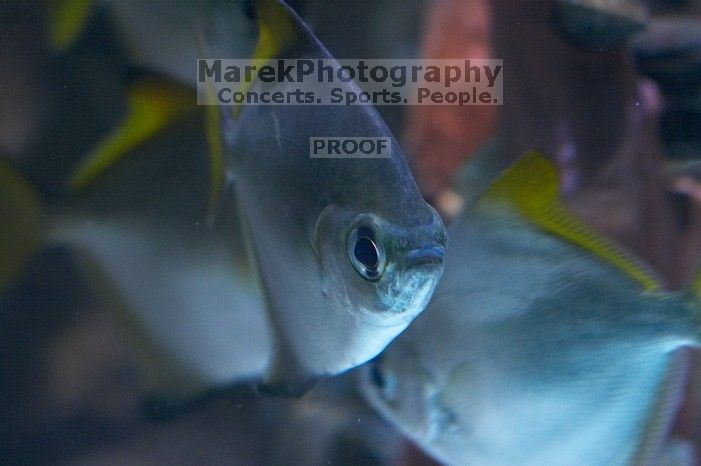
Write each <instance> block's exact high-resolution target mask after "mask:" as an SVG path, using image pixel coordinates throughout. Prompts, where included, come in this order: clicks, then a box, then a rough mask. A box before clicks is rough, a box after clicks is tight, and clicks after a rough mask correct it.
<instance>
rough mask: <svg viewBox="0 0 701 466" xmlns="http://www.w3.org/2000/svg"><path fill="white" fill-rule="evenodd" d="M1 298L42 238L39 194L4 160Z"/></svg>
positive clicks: (0, 178)
mask: <svg viewBox="0 0 701 466" xmlns="http://www.w3.org/2000/svg"><path fill="white" fill-rule="evenodd" d="M0 218H1V219H2V220H1V221H0V296H1V295H2V293H3V292H4V291H5V289H6V288H7V287H8V286H9V285H10V284H11V283H12V282H13V281H14V280H15V279H16V278H17V277H18V276H19V275H20V273H21V272H22V269H23V267H24V265H25V264H26V262H27V259H28V258H29V257H30V256H31V255H32V253H34V251H35V249H36V247H37V245H38V240H39V236H40V231H39V230H40V221H41V202H40V200H39V196H38V194H37V193H36V192H35V191H34V190H33V189H32V188H31V187H30V186H29V184H28V183H27V182H26V181H25V180H24V178H22V177H21V176H20V175H19V174H18V173H16V172H15V171H14V169H13V168H12V166H11V164H10V163H9V162H7V161H6V160H3V159H2V158H0Z"/></svg>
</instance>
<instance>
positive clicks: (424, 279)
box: [220, 0, 446, 392]
mask: <svg viewBox="0 0 701 466" xmlns="http://www.w3.org/2000/svg"><path fill="white" fill-rule="evenodd" d="M256 5H257V15H258V22H259V25H260V37H261V41H260V43H259V45H258V47H257V54H256V56H255V59H256V60H257V61H259V62H264V61H266V60H270V59H275V58H285V57H296V58H300V59H304V58H307V59H314V58H316V59H320V58H323V59H326V60H329V61H331V60H333V59H332V57H331V55H330V54H329V52H328V51H326V49H325V48H324V47H323V46H322V45H321V44H320V43H319V41H318V40H317V39H316V38H315V37H314V36H313V34H312V33H311V32H310V31H309V29H307V27H306V26H305V25H304V24H303V22H302V21H301V19H300V18H299V17H298V16H297V15H296V13H294V11H292V10H291V9H290V8H289V7H288V6H287V5H286V4H284V3H283V2H279V1H273V0H261V1H259V2H257V3H256ZM255 85H256V84H254V86H255ZM289 86H294V84H292V83H287V82H285V83H275V84H274V85H273V86H272V87H266V90H269V91H272V92H275V91H281V92H285V90H286V89H288V87H289ZM338 86H339V87H341V88H342V90H343V91H344V92H354V91H355V92H360V91H359V89H358V88H357V86H356V85H355V84H354V83H352V82H349V83H338ZM220 109H221V112H222V113H221V120H222V123H221V124H222V125H223V127H224V128H227V130H226V133H227V134H226V138H225V142H226V144H225V150H226V153H227V157H228V160H229V165H230V166H231V171H232V174H233V178H234V182H233V185H234V190H235V192H236V199H237V201H238V204H239V206H240V212H241V215H242V217H243V218H244V219H245V220H244V222H245V224H246V225H247V228H248V229H249V231H250V232H252V234H251V235H249V238H250V245H251V251H252V253H253V256H254V257H255V263H256V265H257V268H258V270H259V273H260V276H261V278H262V281H263V287H264V289H265V295H266V304H267V308H268V310H269V316H270V321H271V324H272V328H273V332H274V335H275V337H274V341H275V345H276V350H275V352H274V354H275V358H274V360H273V364H272V366H271V368H270V369H271V370H270V371H268V373H267V374H266V377H265V379H264V385H265V387H266V388H267V389H268V390H271V391H282V392H300V391H301V390H303V388H304V387H305V386H307V385H308V384H309V382H311V381H313V380H314V379H315V378H317V377H319V376H323V375H330V374H338V373H340V372H342V371H345V370H347V369H350V368H352V367H355V366H358V365H360V364H362V363H364V362H366V361H367V360H369V359H371V358H373V357H374V356H375V355H377V354H378V353H379V352H380V351H381V350H382V349H383V348H384V347H385V346H386V345H387V344H388V343H389V342H390V341H391V340H392V339H393V338H395V337H396V336H397V335H398V334H399V333H401V332H402V331H403V330H404V329H405V328H406V327H407V325H409V323H410V322H411V321H412V320H413V319H414V318H415V317H416V316H417V315H418V314H419V313H420V312H421V311H422V310H423V309H424V307H425V306H426V304H427V303H428V300H429V299H430V297H431V294H432V292H433V288H434V287H435V285H436V284H437V283H438V280H439V279H440V276H441V274H442V271H443V254H444V249H445V246H446V236H445V230H444V227H443V223H442V221H441V219H440V217H439V216H438V214H437V213H436V211H435V210H434V209H433V208H431V207H430V206H429V205H428V204H427V203H426V202H425V201H424V199H423V198H422V197H421V194H420V193H419V191H418V188H417V187H416V184H415V182H414V179H413V177H412V176H411V172H410V171H409V168H408V166H407V163H406V160H405V158H404V155H403V152H402V150H401V148H400V147H399V145H398V144H397V142H396V141H395V140H394V138H393V137H392V135H391V133H390V131H389V129H388V128H387V126H386V125H385V123H384V122H383V121H382V119H381V117H380V116H379V114H378V113H377V112H376V110H375V109H374V108H373V107H372V106H368V105H358V106H330V105H328V106H324V105H319V106H305V105H302V106H283V105H279V106H277V105H267V106H255V105H248V106H244V107H220ZM312 137H324V138H333V137H336V138H340V137H385V138H390V139H391V157H389V158H362V159H348V158H326V159H321V158H312V157H310V154H309V150H308V148H309V140H310V138H312Z"/></svg>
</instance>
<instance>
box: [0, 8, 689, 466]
mask: <svg viewBox="0 0 701 466" xmlns="http://www.w3.org/2000/svg"><path fill="white" fill-rule="evenodd" d="M235 1H236V0H231V2H235ZM83 3H84V4H85V5H83V6H82V8H86V11H87V13H85V15H86V16H85V18H84V19H83V20H82V21H78V19H76V17H79V16H80V13H76V12H78V11H82V10H81V5H80V4H83ZM191 3H193V2H179V1H177V0H172V1H164V0H148V1H145V2H136V1H132V0H123V1H121V2H120V1H119V0H109V1H104V2H103V1H94V2H90V1H88V0H86V1H84V2H81V1H69V0H64V1H60V0H56V1H50V0H46V1H39V0H26V1H24V0H0V153H1V155H2V156H3V158H7V159H9V160H10V161H11V164H12V165H13V166H14V167H17V168H18V170H19V171H20V172H21V173H22V174H23V176H24V177H25V178H26V179H27V180H28V182H29V183H30V184H32V185H33V186H35V187H36V188H37V189H38V192H39V193H40V195H41V199H42V202H45V203H46V204H60V203H61V202H63V201H64V200H65V199H67V198H68V197H69V196H70V193H68V192H67V190H66V180H67V179H68V178H69V177H70V176H71V173H72V172H73V170H74V169H75V167H76V165H77V164H78V163H79V162H80V161H81V160H82V159H83V158H84V157H85V156H86V154H89V153H90V152H91V151H92V150H93V149H94V147H95V146H96V145H97V144H98V143H99V142H100V141H102V140H104V139H105V137H106V136H107V135H109V134H110V132H111V131H113V130H114V128H116V127H118V126H119V124H120V122H121V121H122V119H123V118H124V115H125V113H127V111H128V97H127V92H126V87H127V85H126V84H125V83H127V82H128V80H129V79H132V77H133V76H134V75H135V73H136V74H137V75H138V73H144V72H155V73H158V74H159V75H168V73H169V69H168V62H169V60H171V57H173V58H172V60H173V61H179V60H180V59H179V58H177V57H176V55H177V53H176V52H173V51H172V50H168V49H166V48H165V47H167V46H168V44H170V46H171V47H172V48H173V49H176V50H177V49H178V47H180V45H179V44H180V43H182V42H183V41H184V42H189V41H190V39H187V37H188V36H187V35H186V34H185V33H184V32H183V31H184V27H183V26H182V23H181V22H180V21H183V18H188V8H189V7H190V6H191ZM194 3H198V2H194ZM240 3H247V2H240ZM248 3H252V2H248ZM253 3H254V2H253ZM288 3H290V5H291V6H292V7H293V8H294V9H295V10H296V11H297V12H298V13H299V14H300V16H301V17H302V19H303V20H304V21H305V22H306V23H307V25H308V26H309V28H310V29H311V30H312V31H313V32H314V34H316V35H317V37H318V38H319V40H320V41H321V43H323V44H324V45H325V46H326V48H327V49H328V50H329V52H330V53H331V54H332V55H333V56H334V57H337V58H343V57H364V58H418V57H424V58H434V59H440V58H456V57H459V58H463V57H465V58H475V59H476V58H498V59H503V60H504V69H505V71H504V72H505V78H504V79H505V83H504V86H505V87H504V92H505V103H504V105H500V106H466V107H458V106H378V107H377V110H378V112H379V113H380V115H381V116H382V117H383V118H384V120H385V121H386V123H387V126H388V127H389V129H390V130H391V132H392V133H393V134H394V135H395V137H396V138H397V139H398V141H399V143H400V144H401V146H402V147H403V149H404V151H405V153H406V156H407V159H408V162H409V166H410V167H411V170H412V173H413V175H414V177H415V178H416V181H417V185H418V187H419V189H420V191H421V193H422V194H423V196H424V197H425V199H426V200H427V201H428V202H429V203H430V204H431V205H432V206H433V207H434V208H435V209H436V210H437V211H438V212H439V213H440V214H441V216H442V218H443V221H444V222H445V223H446V224H448V225H449V224H451V222H452V221H454V220H455V219H457V218H460V215H461V212H462V211H463V209H464V208H466V206H469V205H470V204H471V203H472V202H474V200H475V199H476V198H477V196H478V195H479V193H480V192H482V191H483V190H484V189H486V188H487V186H488V185H489V183H490V182H491V181H492V179H494V177H495V176H496V174H497V173H499V172H500V171H501V170H502V169H503V168H505V167H506V166H508V165H509V164H510V163H512V162H513V161H515V160H517V159H518V158H519V156H521V155H522V154H523V153H525V152H527V151H529V150H532V149H538V150H539V151H542V152H543V153H544V154H545V155H546V157H547V158H548V159H550V160H551V161H553V162H554V163H555V165H556V166H557V168H558V170H559V174H560V180H561V185H560V191H561V193H562V194H563V196H564V199H565V201H564V203H565V204H566V205H567V207H568V208H569V209H570V210H571V211H572V212H574V213H575V214H576V216H577V217H579V218H581V219H582V220H584V222H585V223H587V224H589V225H591V226H592V227H593V228H594V229H596V231H598V232H600V233H602V234H604V235H606V236H607V237H610V238H612V239H614V240H616V241H617V242H618V243H620V244H622V245H623V246H625V247H626V248H627V250H630V251H632V252H634V253H635V254H636V255H637V256H639V257H641V258H642V259H644V261H645V262H646V263H647V264H649V265H651V267H652V268H653V269H654V270H655V271H656V274H657V276H659V277H660V281H661V283H664V289H665V290H666V291H669V292H677V291H681V290H687V289H689V287H690V286H691V283H692V282H693V280H694V276H695V274H696V273H697V270H698V266H699V260H700V258H701V162H700V161H701V157H700V156H699V155H700V154H701V93H700V92H699V89H700V88H701V53H699V52H701V17H700V16H699V15H701V2H698V1H695V0H686V1H684V0H666V1H665V0H650V1H642V0H641V1H636V0H629V1H623V0H621V1H616V0H611V1H599V2H597V1H585V0H582V1H577V0H518V1H508V0H404V1H400V0H378V1H370V0H338V1H321V0H295V1H293V2H288ZM88 4H90V5H89V6H86V5H88ZM144 5H146V6H144ZM203 5H204V8H205V11H206V8H207V5H208V2H207V1H204V2H199V4H198V7H197V8H198V9H200V8H202V7H203ZM562 5H564V6H562ZM572 5H574V6H572ZM581 5H584V7H585V8H584V9H583V10H577V9H576V7H578V6H581ZM568 7H571V8H574V9H575V10H576V11H575V12H574V13H572V12H571V11H570V10H568V9H567V8H568ZM62 8H65V9H66V10H65V11H67V13H65V17H64V16H61V14H59V13H57V11H64V10H61V9H62ZM71 8H73V10H71ZM71 11H73V14H71ZM558 12H559V13H558ZM570 13H572V14H571V15H570ZM192 14H193V16H194V13H192ZM57 18H58V19H57ZM61 18H63V19H61ZM61 21H63V22H64V23H62V22H61ZM74 21H78V22H80V23H81V24H82V26H80V28H78V29H79V32H77V33H76V34H75V37H74V38H73V39H72V40H70V41H69V42H67V43H63V44H62V43H60V40H58V39H56V37H58V36H57V34H58V35H60V34H59V33H57V32H56V28H60V27H61V24H68V23H71V22H74ZM66 27H68V26H66ZM171 37H172V39H170V38H171ZM195 43H196V39H192V41H191V42H190V43H189V47H192V49H193V50H196V44H195ZM144 44H146V45H144ZM185 62H186V63H190V62H187V61H185ZM191 63H192V70H191V71H192V75H193V76H194V73H195V63H194V61H193V62H191ZM176 68H177V67H176ZM177 74H178V71H177V70H176V71H175V72H174V73H172V74H171V76H169V77H171V78H172V77H174V76H175V78H176V80H181V81H182V79H181V77H179V76H177ZM188 125H189V124H188V123H183V124H182V125H181V126H180V127H178V132H179V133H180V139H178V137H177V136H175V137H171V135H170V134H168V133H162V134H161V135H160V136H158V135H157V137H156V138H155V139H154V140H153V141H150V142H149V144H152V146H151V147H154V148H156V150H158V151H165V152H167V151H171V150H174V149H173V148H174V147H178V146H179V145H181V144H184V143H183V138H185V139H186V136H187V134H188V131H191V130H193V128H192V127H190V126H188ZM183 135H185V136H183ZM473 161H474V162H475V163H472V162H473ZM187 169H188V168H183V170H187ZM193 176H194V175H193ZM0 179H1V178H0ZM135 183H136V182H135ZM125 189H127V188H125ZM153 189H154V190H157V189H158V186H157V185H154V187H153ZM0 192H2V187H0ZM0 207H3V206H2V205H0ZM0 213H3V210H0ZM3 217H4V218H0V223H2V222H10V221H11V220H10V219H11V217H10V215H9V214H6V215H3ZM0 238H2V236H0ZM449 238H450V236H449ZM449 244H450V242H449ZM0 251H2V252H3V253H4V254H11V253H12V251H10V252H8V251H7V249H2V248H0ZM8 257H9V256H8ZM0 259H1V260H5V259H4V258H2V257H0ZM156 260H157V259H156ZM7 261H8V262H9V259H7ZM466 262H469V259H468V260H467V261H466ZM0 277H2V276H0ZM2 278H4V277H2ZM14 278H15V279H14V280H13V281H12V283H11V284H10V285H8V287H7V288H6V289H5V290H4V291H3V292H2V295H0V463H1V464H8V465H9V464H13V465H14V464H37V465H38V464H61V465H79V464H86V465H87V464H114V465H117V464H149V465H166V464H193V465H194V464H197V465H199V464H203V465H204V464H232V465H234V464H235V465H245V464H276V465H278V464H279V465H297V464H305V465H322V464H324V465H325V464H333V465H351V464H363V465H374V464H376V465H401V466H405V465H406V466H408V465H431V464H437V462H438V461H439V459H435V457H436V456H437V455H435V454H433V455H432V454H431V451H425V449H424V448H421V446H420V445H419V446H417V445H416V442H414V441H412V440H409V439H408V438H407V437H406V436H405V433H406V432H405V433H402V432H403V431H404V430H406V429H403V428H398V427H397V425H396V424H395V421H393V420H392V418H391V417H389V418H388V417H386V416H383V415H382V414H381V413H380V412H378V411H377V410H375V409H374V408H373V407H372V406H371V405H370V404H369V403H368V402H367V400H366V399H365V397H364V395H363V394H362V393H361V391H360V390H359V389H358V384H359V379H360V378H361V377H362V376H361V375H360V372H361V371H362V370H367V369H368V368H367V367H365V368H360V369H353V370H350V371H348V372H345V373H343V374H341V375H339V376H336V377H332V378H329V379H325V380H321V381H320V382H319V383H318V384H317V385H316V386H315V387H314V388H313V389H312V390H311V391H310V392H309V393H307V394H305V395H304V396H303V397H301V398H280V397H269V396H265V395H263V394H261V393H259V391H258V390H257V389H256V386H255V384H254V383H253V382H250V383H248V382H247V383H240V384H236V385H233V386H217V387H212V388H211V390H208V391H207V392H206V393H202V394H199V395H198V396H196V397H194V398H192V399H187V400H183V401H180V400H178V401H170V400H162V399H158V398H154V397H151V396H150V393H149V392H148V390H147V382H146V381H145V379H144V376H143V373H142V372H141V369H140V367H139V356H138V354H137V350H136V349H135V345H134V344H133V342H132V339H131V335H130V333H129V331H128V329H125V327H124V325H123V324H122V322H121V321H120V319H119V317H117V316H116V315H115V312H114V309H113V306H111V305H110V302H109V300H105V299H104V297H103V296H101V295H100V293H99V292H98V291H96V289H95V288H94V287H93V286H91V281H90V279H89V278H90V277H86V276H85V272H84V271H82V269H81V267H80V265H79V264H78V263H77V261H76V260H75V252H74V251H72V250H70V248H61V247H54V248H50V249H46V250H43V251H39V252H37V253H36V254H35V255H34V257H33V258H32V260H31V263H30V264H29V265H27V266H26V267H24V268H23V269H22V270H21V274H19V275H18V276H17V277H14ZM526 278H527V277H524V279H526ZM494 282H495V283H499V280H498V279H497V278H495V279H494ZM0 283H1V282H0ZM495 286H496V285H495ZM499 286H501V287H503V286H504V285H503V284H499ZM0 290H1V289H0ZM302 292H303V291H302V290H300V293H302ZM595 292H596V291H593V293H595ZM162 312H163V319H164V320H167V319H168V313H167V309H163V310H162ZM455 351H456V352H459V351H460V348H457V347H456V348H455ZM690 360H691V361H692V363H691V366H692V367H694V368H696V369H698V358H697V357H696V356H695V355H694V356H692V357H690ZM696 372H698V370H695V373H696ZM372 374H374V375H376V373H375V372H373V373H372ZM697 378H698V376H697V375H694V376H690V377H689V379H688V380H686V379H685V382H684V383H685V384H686V385H685V386H684V387H683V390H681V391H683V392H685V393H686V392H688V394H689V395H688V396H685V397H683V398H684V400H683V401H682V402H680V403H679V404H678V406H677V411H676V414H675V417H674V420H673V422H672V424H673V425H672V426H671V427H669V431H670V436H677V437H681V438H684V439H689V442H688V443H689V444H691V445H692V447H691V451H693V452H694V453H693V454H694V455H697V456H695V457H694V459H692V460H691V462H690V463H679V464H701V460H700V459H699V458H700V457H699V456H698V454H699V447H700V446H701V435H700V432H701V430H699V429H700V427H701V417H700V416H699V411H698V410H699V406H700V405H699V404H698V400H699V399H700V398H698V397H696V396H695V394H696V392H698V387H697V385H698V383H696V382H697V381H696V379H697ZM384 382H385V383H386V381H384ZM417 409H418V408H417ZM589 414H590V413H585V414H584V415H585V416H586V415H589ZM556 431H557V429H554V431H553V432H556ZM426 435H427V436H428V434H426ZM505 435H506V434H505ZM432 457H433V458H432ZM552 464H557V463H556V462H554V463H552ZM581 464H589V463H587V462H586V461H584V460H583V462H582V463H581Z"/></svg>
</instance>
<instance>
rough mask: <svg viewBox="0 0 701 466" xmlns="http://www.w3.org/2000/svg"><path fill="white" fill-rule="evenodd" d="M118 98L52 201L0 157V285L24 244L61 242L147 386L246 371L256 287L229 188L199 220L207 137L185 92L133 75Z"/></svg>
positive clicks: (261, 330) (259, 348)
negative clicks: (109, 312)
mask: <svg viewBox="0 0 701 466" xmlns="http://www.w3.org/2000/svg"><path fill="white" fill-rule="evenodd" d="M129 102H130V104H131V105H130V112H129V114H128V115H127V117H126V118H125V120H124V122H123V123H122V125H121V126H119V127H118V128H116V129H115V131H114V133H113V134H111V135H109V136H108V137H107V138H106V139H105V141H104V142H103V143H102V144H100V145H99V146H98V147H97V148H96V149H95V150H94V151H93V153H92V154H91V155H90V157H88V158H87V159H86V160H85V161H84V162H83V163H82V164H81V165H80V166H79V167H78V168H77V169H76V171H75V172H74V174H73V176H72V178H71V180H70V182H71V186H72V187H73V190H72V191H73V194H71V195H70V196H68V197H67V198H66V199H65V200H63V201H60V202H58V203H57V204H51V205H44V206H42V205H41V204H42V202H41V200H40V199H39V197H38V195H37V194H36V193H34V192H33V191H32V189H31V187H29V185H28V184H27V183H26V182H25V181H24V180H23V179H22V178H21V176H20V175H18V174H17V173H16V172H15V171H14V170H12V169H11V167H10V166H9V165H7V164H4V165H2V167H1V169H0V177H2V188H0V210H1V211H2V212H3V223H2V227H1V228H0V238H1V239H2V246H0V247H1V248H2V257H3V263H2V264H1V266H0V271H1V273H0V293H2V291H3V290H2V288H6V287H7V286H8V284H9V283H11V281H12V279H13V278H14V277H16V276H17V275H18V274H19V273H21V268H22V266H23V265H24V264H26V259H27V258H28V257H29V256H30V255H31V253H32V251H34V250H37V249H38V248H44V247H51V246H53V245H62V246H68V247H70V248H71V250H72V251H73V252H74V253H75V257H76V260H77V262H78V263H79V265H80V266H81V269H82V270H84V271H86V279H87V280H88V281H89V282H90V284H92V285H93V288H94V289H95V290H96V291H97V296H99V297H101V298H102V303H101V304H102V305H104V306H108V307H110V308H111V309H113V310H115V311H117V312H118V315H120V316H121V317H122V321H123V322H124V323H125V324H126V328H127V329H128V330H129V333H130V335H131V336H132V337H134V338H133V340H134V342H135V345H136V347H137V349H138V350H140V351H139V352H140V354H141V356H142V357H143V363H144V369H145V370H144V375H145V377H146V379H147V380H146V381H147V384H148V389H149V392H150V393H151V394H152V395H154V396H157V397H162V398H166V399H167V400H171V401H180V398H182V397H191V396H195V395H198V394H199V393H200V392H202V391H204V390H207V389H208V388H211V387H217V386H221V385H226V384H230V383H233V382H238V381H242V380H256V379H258V378H259V377H260V375H261V374H262V373H263V371H264V370H265V368H266V366H267V364H268V361H269V359H270V348H271V341H270V331H269V326H268V323H267V321H266V317H265V311H264V303H263V299H262V292H261V290H260V286H259V284H258V280H257V277H256V276H255V272H254V269H253V268H252V267H251V265H250V263H249V262H248V258H247V255H246V252H245V247H244V242H243V238H242V235H241V232H240V226H239V223H238V222H239V220H238V217H237V214H236V207H235V202H234V201H233V199H231V198H230V195H231V194H232V193H231V191H227V192H226V193H225V195H223V196H222V200H221V206H220V208H221V211H220V215H219V216H218V217H217V219H216V221H214V222H213V223H211V224H210V223H208V222H207V206H208V204H209V198H210V192H211V187H210V186H211V176H210V164H209V163H208V160H209V159H208V155H207V154H208V152H209V151H210V147H209V145H208V141H207V137H206V134H205V131H204V130H203V128H204V126H205V122H206V118H205V115H204V114H203V112H201V111H197V107H196V105H195V93H194V91H192V90H189V89H186V88H182V87H178V85H177V84H174V83H172V82H166V81H163V80H162V79H157V78H154V77H141V78H139V79H137V80H136V81H134V82H133V83H132V84H130V86H129ZM144 135H148V136H149V137H150V139H149V140H148V141H147V142H144V141H143V140H142V138H143V137H144ZM154 135H155V136H154Z"/></svg>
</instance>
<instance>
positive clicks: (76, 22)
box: [48, 0, 95, 52]
mask: <svg viewBox="0 0 701 466" xmlns="http://www.w3.org/2000/svg"><path fill="white" fill-rule="evenodd" d="M94 3H95V2H94V1H93V0H49V2H48V17H49V18H48V21H49V24H48V29H49V31H48V33H49V38H48V40H49V46H50V47H51V49H52V50H54V51H55V52H65V51H66V50H67V49H68V48H70V47H71V46H72V45H73V44H74V43H75V42H76V41H77V40H78V37H79V36H80V33H81V32H82V31H83V29H84V28H85V25H86V24H87V22H88V20H89V19H90V13H91V12H92V10H93V7H94Z"/></svg>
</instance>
